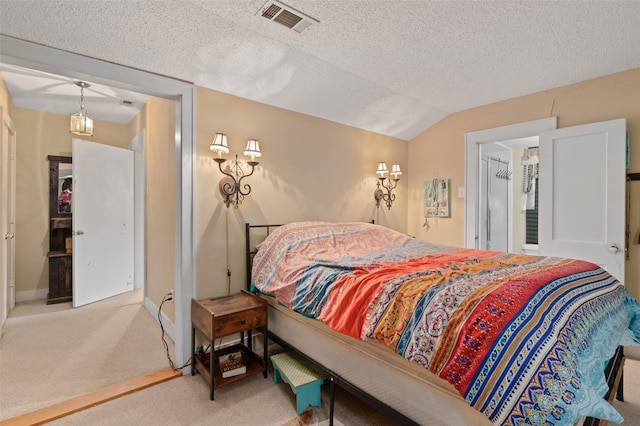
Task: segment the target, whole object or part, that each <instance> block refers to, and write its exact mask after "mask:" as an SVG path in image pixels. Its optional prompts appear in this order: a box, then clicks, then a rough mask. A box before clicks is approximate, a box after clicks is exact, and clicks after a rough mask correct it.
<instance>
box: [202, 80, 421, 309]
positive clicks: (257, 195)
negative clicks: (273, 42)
mask: <svg viewBox="0 0 640 426" xmlns="http://www.w3.org/2000/svg"><path fill="white" fill-rule="evenodd" d="M196 111H197V129H196V140H197V146H196V239H195V242H196V250H197V252H196V253H197V259H196V261H197V272H196V277H197V289H196V297H213V296H220V295H224V294H226V293H227V276H226V271H227V266H226V264H227V261H226V258H227V257H226V244H227V243H226V222H227V220H228V223H229V259H230V260H229V261H230V270H231V273H232V275H231V291H232V292H234V291H239V290H240V289H242V288H244V285H245V269H244V268H245V261H244V241H245V240H244V224H245V222H250V223H254V224H265V223H272V224H273V223H287V222H292V221H300V220H326V221H369V220H371V219H376V209H375V202H374V199H373V193H374V190H375V184H376V178H375V170H376V166H377V163H378V162H379V161H386V162H387V164H388V165H389V166H390V165H391V164H392V163H398V164H400V166H401V167H402V168H403V170H406V165H407V164H406V161H407V142H405V141H402V140H399V139H394V138H391V137H386V136H382V135H380V134H376V133H371V132H367V131H363V130H359V129H356V128H353V127H348V126H344V125H341V124H337V123H334V122H330V121H326V120H322V119H319V118H314V117H311V116H308V115H304V114H299V113H294V112H291V111H287V110H284V109H280V108H276V107H272V106H268V105H264V104H260V103H257V102H252V101H249V100H246V99H242V98H238V97H235V96H231V95H227V94H224V93H220V92H216V91H213V90H209V89H204V88H198V90H197V106H196ZM216 132H220V133H226V134H227V136H228V140H229V149H230V151H231V152H230V154H231V155H235V154H238V155H239V157H241V158H242V157H243V155H242V154H243V152H244V148H245V145H246V142H247V139H250V138H255V139H258V140H259V141H260V148H261V150H262V153H263V157H262V159H261V163H260V165H259V166H258V167H257V168H256V171H255V173H254V175H253V176H251V177H249V178H247V179H246V180H245V181H243V183H244V182H246V183H248V184H249V185H251V188H252V191H251V194H250V195H248V196H247V197H246V198H245V199H244V201H243V203H242V205H241V206H240V207H239V208H238V209H234V208H233V207H231V208H227V207H226V206H225V205H224V203H223V201H222V196H221V195H220V193H219V191H218V182H219V181H220V179H221V178H222V174H221V173H220V171H219V170H218V165H217V164H216V163H215V162H214V161H213V160H212V159H211V154H210V151H209V145H210V144H211V140H212V138H213V136H214V134H215V133H216ZM407 176H408V174H406V173H405V174H404V175H403V176H402V180H401V181H400V183H399V185H398V188H397V189H396V191H395V192H396V193H397V199H396V202H395V204H394V205H393V207H392V208H391V210H387V209H386V207H385V208H384V209H383V208H381V209H380V210H379V220H377V222H378V223H381V224H383V225H386V226H389V227H391V228H394V229H397V230H399V231H402V232H406V230H407V207H406V206H407V190H406V188H407Z"/></svg>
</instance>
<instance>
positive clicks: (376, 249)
mask: <svg viewBox="0 0 640 426" xmlns="http://www.w3.org/2000/svg"><path fill="white" fill-rule="evenodd" d="M252 282H253V285H254V286H255V287H256V288H257V289H258V290H259V291H261V292H263V293H266V294H270V295H273V296H275V297H277V299H278V300H279V302H280V303H282V304H284V305H286V306H288V307H289V308H291V309H293V310H295V311H297V312H299V313H301V314H303V315H306V316H309V317H313V318H317V319H319V320H321V321H324V322H325V323H327V324H328V325H329V326H330V327H331V328H332V329H334V330H336V331H339V332H341V333H344V334H347V335H350V336H353V337H355V338H359V339H363V340H369V339H375V340H376V341H378V342H380V343H382V344H384V345H386V346H387V347H389V348H390V349H391V350H393V351H395V352H396V353H398V354H400V355H402V356H403V357H405V358H406V359H408V360H410V361H412V362H415V363H418V364H420V365H422V366H424V367H425V368H427V369H429V370H430V371H431V372H433V373H435V374H437V375H438V376H440V377H442V378H443V379H445V380H447V381H448V382H450V383H451V384H452V385H453V386H455V388H456V389H457V390H458V391H459V392H460V395H461V396H462V397H463V398H464V399H465V400H466V401H467V402H468V403H469V404H470V405H471V406H472V407H474V408H475V409H477V410H479V411H481V412H482V413H484V414H485V415H486V416H487V417H488V418H489V419H490V420H491V421H492V422H493V423H494V424H507V425H511V424H513V425H520V424H533V425H543V424H548V425H561V424H573V423H574V422H575V421H577V420H578V419H579V418H580V417H582V416H593V417H598V418H603V419H607V420H611V421H613V422H620V421H622V417H621V416H620V415H619V414H618V413H617V411H616V410H615V409H614V408H613V407H612V406H611V405H610V404H609V403H607V402H606V401H605V400H604V399H603V396H604V394H605V393H606V391H607V386H606V383H605V378H604V373H603V372H604V366H605V364H606V361H607V360H608V359H609V358H610V357H611V356H613V354H614V352H615V349H616V347H617V346H618V345H619V344H624V345H629V344H636V336H640V326H639V325H638V321H637V318H638V314H639V313H640V306H639V305H638V303H637V302H636V301H635V299H634V298H633V297H632V296H631V295H630V294H629V293H628V291H627V290H626V289H625V288H624V287H623V286H622V285H621V284H620V283H619V282H618V281H617V280H616V279H614V278H613V277H612V276H611V275H609V274H608V273H607V272H605V271H603V270H602V269H600V268H599V267H597V266H596V265H594V264H591V263H588V262H584V261H579V260H571V259H560V258H550V257H537V256H528V255H519V254H505V253H500V252H493V251H484V250H471V249H462V248H454V247H447V246H440V245H434V244H429V243H426V242H424V241H420V240H416V239H413V238H410V237H408V236H406V235H404V234H401V233H398V232H395V231H393V230H390V229H388V228H384V227H381V226H376V225H371V224H365V223H341V224H331V223H324V222H300V223H295V224H289V225H285V226H282V227H280V228H278V229H277V230H276V231H275V232H273V233H272V234H271V235H270V236H269V237H268V238H267V239H266V240H265V241H264V242H263V243H262V244H261V246H260V248H259V250H258V253H257V254H256V256H255V259H254V262H253V272H252Z"/></svg>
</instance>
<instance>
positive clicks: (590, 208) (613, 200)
mask: <svg viewBox="0 0 640 426" xmlns="http://www.w3.org/2000/svg"><path fill="white" fill-rule="evenodd" d="M555 127H556V117H551V118H548V119H542V120H536V121H531V122H526V123H521V124H515V125H511V126H505V127H500V128H496V129H487V130H483V131H478V132H472V133H467V134H466V135H465V140H466V147H465V148H466V152H465V159H466V161H465V165H466V170H465V186H466V193H467V197H466V199H465V244H466V247H470V248H481V247H480V242H481V238H480V235H481V230H482V228H483V227H484V226H486V225H485V223H484V222H483V221H481V220H480V219H481V218H482V209H481V206H482V203H481V197H482V192H481V187H482V186H481V184H480V181H481V174H480V170H481V161H482V157H481V156H482V147H483V146H485V145H486V144H490V143H493V142H496V141H506V140H513V139H518V138H524V137H535V136H536V135H537V136H538V137H539V147H538V148H539V179H538V183H539V193H540V197H539V213H540V215H539V221H538V254H539V255H541V256H556V257H565V258H574V259H582V260H586V261H588V262H592V263H595V264H597V265H599V266H601V267H602V268H603V269H605V270H607V271H608V272H610V273H611V275H613V276H614V277H616V278H617V279H618V280H619V281H620V282H622V283H624V276H625V258H626V256H625V252H626V237H625V212H626V209H625V188H626V121H625V119H617V120H610V121H604V122H599V123H591V124H584V125H581V126H574V127H566V128H562V129H557V130H556V129H555ZM584 170H588V173H582V172H583V171H584ZM578 177H579V178H578ZM514 251H515V250H514Z"/></svg>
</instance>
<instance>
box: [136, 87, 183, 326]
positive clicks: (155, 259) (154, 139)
mask: <svg viewBox="0 0 640 426" xmlns="http://www.w3.org/2000/svg"><path fill="white" fill-rule="evenodd" d="M143 128H144V129H146V139H147V161H146V167H147V197H146V203H147V205H146V209H147V218H146V259H147V262H146V291H145V292H146V297H147V298H149V300H150V301H151V302H152V303H153V304H154V305H155V306H158V307H159V306H160V303H161V302H162V298H163V297H164V295H166V294H167V293H168V292H170V291H171V290H175V244H176V239H175V232H176V227H175V220H176V219H175V218H176V215H175V212H176V210H175V209H176V198H175V197H176V167H175V102H173V101H169V100H166V99H160V98H151V99H149V101H148V102H147V104H146V105H145V107H144V108H143V109H142V110H141V111H140V113H139V114H138V115H137V116H136V118H134V120H132V122H131V123H130V124H129V139H133V137H134V136H136V135H137V134H138V133H139V132H140V131H141V130H142V129H143ZM162 312H163V313H164V314H165V315H166V316H167V317H168V318H169V319H170V320H171V321H172V322H175V310H174V304H173V303H166V304H165V305H164V306H163V307H162Z"/></svg>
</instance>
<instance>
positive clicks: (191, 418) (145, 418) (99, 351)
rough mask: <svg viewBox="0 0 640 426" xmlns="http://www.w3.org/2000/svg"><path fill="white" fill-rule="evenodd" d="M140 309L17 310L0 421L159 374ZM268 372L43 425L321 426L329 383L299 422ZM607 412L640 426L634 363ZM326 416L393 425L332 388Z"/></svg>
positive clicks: (127, 301) (159, 390)
mask: <svg viewBox="0 0 640 426" xmlns="http://www.w3.org/2000/svg"><path fill="white" fill-rule="evenodd" d="M141 301H142V293H141V292H139V291H137V292H131V293H127V294H125V295H121V296H117V297H115V298H111V299H107V300H105V301H103V302H99V303H95V304H92V305H88V306H85V307H82V308H76V309H72V308H71V306H70V304H59V305H49V306H47V305H45V304H44V301H36V302H29V303H22V304H19V305H18V306H17V307H16V308H15V309H14V310H12V311H11V313H10V315H9V318H8V319H7V321H6V323H5V326H4V333H3V336H2V339H1V340H0V420H6V419H8V418H12V417H15V416H17V415H20V414H24V413H27V412H31V411H34V410H36V409H39V408H42V407H45V406H48V405H50V404H53V403H57V402H61V401H63V400H65V399H68V398H71V397H74V396H78V395H81V394H84V393H87V392H93V391H96V390H98V389H100V388H102V387H106V386H109V385H112V384H115V383H119V382H121V381H124V380H127V379H130V378H133V377H138V376H141V375H144V374H147V373H150V372H152V371H156V370H160V369H163V368H166V367H167V366H168V361H167V358H166V352H165V349H164V346H163V345H162V342H161V339H160V336H161V331H160V327H159V325H158V324H157V321H156V320H155V319H154V318H153V317H152V315H151V314H149V313H148V312H147V311H146V310H145V309H144V307H143V306H142V304H141ZM65 305H66V306H65ZM169 344H170V349H171V352H170V353H171V355H172V356H173V345H172V342H171V341H170V340H169ZM269 373H270V374H269V377H268V378H263V377H262V375H254V376H251V377H247V378H246V379H243V380H241V381H238V382H236V383H233V384H231V385H228V386H225V387H223V388H219V389H217V390H216V399H215V400H214V401H210V400H209V390H208V386H207V383H205V381H204V380H203V379H202V377H200V376H199V375H196V376H193V377H192V376H190V375H187V376H182V377H179V378H177V379H173V380H170V381H168V382H164V383H161V384H158V385H156V386H153V387H150V388H147V389H144V390H141V391H138V392H135V393H133V394H130V395H127V396H125V397H122V398H118V399H116V400H112V401H109V402H106V403H103V404H100V405H97V406H95V407H92V408H89V409H86V410H83V411H81V412H78V413H75V414H72V415H70V416H67V417H63V418H61V419H58V420H56V421H53V422H51V423H49V424H51V425H87V424H91V425H104V426H109V425H117V426H122V425H211V424H216V425H217V424H220V425H274V426H281V425H282V426H299V425H328V424H329V405H328V401H329V394H328V391H329V386H328V383H325V385H323V387H322V407H321V408H312V409H309V410H308V411H306V412H305V413H303V414H302V415H301V416H298V415H297V413H296V401H295V395H294V394H293V392H292V391H291V389H290V388H289V386H288V385H287V384H286V383H283V382H280V383H278V384H274V383H273V371H272V370H271V369H270V370H269ZM614 405H615V406H616V408H617V409H618V410H619V411H620V413H621V414H622V415H623V417H625V424H629V425H635V424H639V425H640V361H636V360H632V359H627V361H626V364H625V401H624V402H619V401H616V402H615V404H614ZM334 414H335V415H334V424H335V425H337V426H340V425H393V424H394V423H393V422H392V421H391V420H389V419H388V418H387V417H385V416H384V415H382V414H380V413H379V412H377V411H376V410H374V409H372V408H371V407H369V406H368V405H366V404H364V403H363V402H361V401H360V400H358V399H357V398H355V397H353V396H352V395H350V394H348V393H347V392H345V391H343V390H341V389H340V388H336V404H335V413H334Z"/></svg>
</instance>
